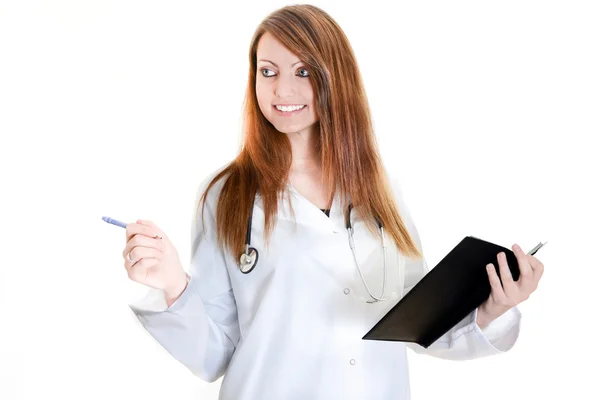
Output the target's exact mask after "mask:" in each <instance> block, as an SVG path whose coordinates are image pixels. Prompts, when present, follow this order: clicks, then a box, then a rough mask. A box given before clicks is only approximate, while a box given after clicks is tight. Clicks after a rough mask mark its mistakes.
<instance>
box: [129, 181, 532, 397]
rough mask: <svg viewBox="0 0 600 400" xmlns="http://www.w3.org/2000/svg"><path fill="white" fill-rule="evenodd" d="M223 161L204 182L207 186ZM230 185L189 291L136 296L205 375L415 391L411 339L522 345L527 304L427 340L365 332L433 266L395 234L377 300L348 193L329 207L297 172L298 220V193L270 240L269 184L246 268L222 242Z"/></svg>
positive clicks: (368, 246)
mask: <svg viewBox="0 0 600 400" xmlns="http://www.w3.org/2000/svg"><path fill="white" fill-rule="evenodd" d="M216 172H218V171H216ZM216 172H215V173H213V174H211V175H210V176H209V177H207V178H206V179H205V180H204V182H203V183H202V184H201V185H200V186H199V189H198V196H199V194H200V193H201V192H202V191H203V190H204V188H205V187H206V185H207V183H208V182H209V180H210V179H212V177H213V176H215V174H216ZM221 187H222V180H221V181H219V182H218V183H217V185H216V186H214V187H213V188H212V189H211V191H210V192H209V196H208V202H207V205H206V210H205V223H206V231H205V232H204V233H206V237H204V235H203V232H202V225H201V223H200V218H201V215H200V216H199V217H198V219H197V220H196V219H195V218H194V219H193V223H192V256H191V267H190V270H189V276H191V280H190V281H189V284H188V287H187V288H186V289H185V291H184V292H183V293H182V295H181V297H180V298H179V299H177V301H176V302H175V303H173V304H172V305H171V307H169V308H167V306H166V302H165V299H164V296H163V294H162V292H161V291H157V290H155V289H149V293H148V295H147V296H146V297H144V298H143V299H141V300H140V301H138V302H134V303H132V304H130V307H131V309H132V310H133V312H134V313H135V315H136V316H137V317H138V319H139V321H140V322H141V324H142V325H143V327H144V328H145V329H146V330H147V331H148V332H149V333H150V334H151V335H152V336H153V337H154V338H155V339H156V340H157V341H158V342H159V343H160V344H161V345H162V346H163V347H164V348H165V349H166V350H167V351H168V352H169V353H170V354H171V355H172V356H173V357H174V358H175V359H177V360H179V361H180V362H181V363H183V365H185V366H186V367H187V368H188V369H189V370H190V371H191V372H193V373H194V374H195V375H196V376H198V377H200V378H201V379H203V380H205V381H208V382H213V381H215V380H216V379H218V378H219V377H221V376H223V375H224V378H223V381H222V385H221V389H220V395H219V399H227V400H246V399H252V400H257V399H261V400H262V399H278V400H283V399H286V400H291V399H298V400H300V399H301V400H306V399H311V400H318V399H323V400H331V399H338V398H339V399H342V398H343V399H392V398H394V399H402V400H408V399H410V389H409V375H408V366H407V355H406V347H410V348H412V349H413V350H414V351H416V352H418V353H425V354H429V355H432V356H435V357H440V358H445V359H452V360H467V359H473V358H478V357H484V356H489V355H493V354H497V353H501V352H505V351H507V350H509V349H510V348H511V347H512V346H513V345H514V343H515V341H516V339H517V336H518V334H519V328H520V320H521V313H520V312H519V310H518V309H517V308H516V307H515V308H513V309H511V310H509V311H508V312H507V313H505V314H504V315H503V316H501V317H500V318H498V319H496V320H495V321H493V322H492V324H491V325H489V326H488V327H487V328H486V329H484V330H483V331H482V330H481V329H480V328H479V327H478V326H477V324H476V323H475V319H476V316H477V315H476V313H477V311H476V310H475V311H473V312H472V313H471V314H470V315H468V316H467V317H466V318H465V319H464V320H463V321H461V322H460V323H459V324H457V325H456V326H455V327H454V328H453V329H451V330H450V331H449V332H448V333H447V334H445V335H444V336H443V337H441V338H440V339H439V340H437V341H436V342H435V343H433V344H432V345H431V346H430V347H429V348H427V349H425V348H423V347H421V346H419V345H416V344H411V343H402V342H387V341H370V340H362V337H363V335H364V334H365V333H366V332H367V331H368V330H369V329H370V328H371V327H372V326H373V325H374V324H375V323H376V322H377V321H379V319H380V318H381V317H382V316H383V315H384V314H385V313H386V312H387V311H388V310H389V309H390V308H392V307H393V306H394V304H396V303H397V302H398V301H399V299H400V298H401V297H402V296H403V295H404V294H406V292H407V291H408V290H410V289H411V288H412V287H413V286H414V285H415V284H416V283H417V282H418V281H419V280H420V279H421V278H422V277H423V276H424V275H425V274H426V272H427V271H428V269H427V264H426V262H423V261H422V260H421V261H412V260H410V259H408V258H405V257H404V256H403V255H402V254H401V253H400V252H399V251H398V249H397V247H396V246H394V244H393V243H391V241H390V240H388V241H387V242H388V249H387V251H388V253H387V276H388V280H387V284H386V294H388V295H390V294H391V296H392V299H391V300H388V301H385V302H379V303H374V304H367V303H366V302H365V300H367V299H368V298H369V297H368V295H367V292H366V289H365V288H364V286H363V283H362V281H361V279H360V276H359V274H358V272H357V270H356V266H355V264H354V260H353V257H352V253H351V250H350V247H349V244H348V236H347V231H346V230H345V225H344V211H345V210H341V209H340V208H339V205H338V204H337V201H338V198H337V197H336V199H335V201H334V202H333V205H332V207H331V211H330V216H329V217H327V216H326V215H325V214H324V213H323V211H321V210H320V209H319V208H318V207H317V206H315V205H314V204H312V203H311V202H309V201H308V200H307V199H306V198H304V197H303V196H302V195H301V194H300V193H299V192H297V191H296V190H295V189H294V188H293V187H292V186H291V185H290V184H288V188H289V189H290V191H291V193H292V206H293V208H294V211H295V215H296V221H297V225H296V224H295V223H294V221H293V219H292V216H291V214H290V211H289V209H288V206H287V201H281V202H280V210H279V215H278V222H277V224H276V227H275V230H274V232H273V236H272V241H271V247H270V251H268V252H267V251H266V250H265V248H264V241H263V237H262V234H263V228H264V214H263V204H262V201H261V197H260V195H257V196H256V200H255V205H254V211H253V220H252V239H251V240H252V246H254V247H256V248H257V249H258V250H259V252H260V255H259V260H258V264H257V266H256V268H255V269H254V270H253V271H252V272H251V273H250V274H247V275H244V274H242V273H241V272H240V271H239V269H238V264H237V262H238V260H239V256H237V257H231V256H230V255H228V254H226V253H223V252H222V251H220V250H219V249H218V247H217V245H216V230H215V210H216V201H217V195H218V192H219V191H220V189H221ZM392 187H393V189H394V193H395V196H396V201H397V204H398V206H399V210H400V213H401V215H402V217H403V219H404V221H405V223H406V224H407V227H408V229H409V231H410V233H411V235H412V236H413V238H414V240H415V241H416V243H417V245H418V247H419V249H422V247H421V243H420V240H419V235H418V232H417V230H416V227H415V225H414V223H413V221H412V219H411V217H410V214H409V210H408V208H407V207H406V204H405V203H404V201H403V198H402V193H401V191H400V185H399V184H398V181H397V180H395V179H393V178H392ZM198 196H197V199H198ZM194 212H195V208H194ZM356 215H357V213H352V216H353V225H354V230H355V243H356V249H355V251H356V256H357V260H358V262H359V265H360V267H361V270H362V273H363V276H364V277H365V279H366V280H367V284H368V285H369V287H370V289H371V292H372V293H373V294H375V295H376V296H379V295H380V293H381V288H382V276H383V275H382V274H383V272H382V266H383V256H382V253H381V245H380V242H379V238H375V237H372V236H370V234H369V233H368V232H367V231H366V227H365V226H364V223H363V222H359V221H357V220H356ZM384 228H385V227H384ZM456 395H458V393H457V394H456Z"/></svg>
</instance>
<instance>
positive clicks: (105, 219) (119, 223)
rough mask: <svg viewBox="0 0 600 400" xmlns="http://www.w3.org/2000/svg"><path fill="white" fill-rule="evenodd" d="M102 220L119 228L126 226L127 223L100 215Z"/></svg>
mask: <svg viewBox="0 0 600 400" xmlns="http://www.w3.org/2000/svg"><path fill="white" fill-rule="evenodd" d="M102 221H106V222H108V223H109V224H113V225H116V226H120V227H121V228H127V224H126V223H125V222H121V221H117V220H116V219H112V218H109V217H102Z"/></svg>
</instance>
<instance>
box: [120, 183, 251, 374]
mask: <svg viewBox="0 0 600 400" xmlns="http://www.w3.org/2000/svg"><path fill="white" fill-rule="evenodd" d="M205 183H207V181H205ZM217 186H218V185H215V187H214V189H216V188H217ZM204 187H205V185H200V189H199V190H198V196H197V197H196V203H194V218H193V219H192V220H193V221H194V222H193V223H192V255H191V267H190V272H191V273H190V274H188V284H187V286H186V287H185V289H184V290H183V292H182V293H181V294H180V295H179V297H178V298H177V299H175V300H174V301H173V299H166V295H165V293H164V292H163V291H161V290H157V289H153V288H150V289H149V292H148V294H147V295H146V296H145V297H144V298H143V299H141V300H140V301H138V302H136V303H132V304H130V305H129V306H130V308H131V310H132V311H133V313H134V314H135V316H136V317H137V319H138V320H139V322H140V323H141V324H142V326H143V327H144V328H145V329H146V330H147V331H148V332H149V333H150V334H151V335H152V336H153V337H154V338H155V339H156V340H157V341H158V342H159V343H160V345H161V346H162V347H163V348H164V349H165V350H167V351H168V352H169V353H170V354H171V355H172V356H173V357H174V358H175V359H177V360H178V361H179V362H181V363H182V364H184V365H185V366H186V367H187V368H188V369H189V370H190V371H191V372H193V373H194V374H195V375H196V376H198V377H200V378H201V379H203V380H205V381H207V382H214V381H215V380H217V379H218V378H220V377H221V376H222V375H223V374H224V373H225V370H226V369H227V367H228V365H229V361H230V360H231V357H232V355H233V352H234V350H235V347H236V345H237V343H238V341H239V337H240V333H239V325H238V319H237V308H236V303H235V299H234V296H233V291H232V289H231V282H230V280H229V274H228V272H227V268H226V265H225V255H224V253H223V251H221V250H220V249H219V248H218V246H217V244H216V240H215V239H214V238H213V237H212V235H213V232H215V219H214V215H215V214H214V209H215V207H214V204H216V203H215V201H216V199H215V198H214V197H213V196H212V192H213V190H211V193H210V194H209V197H208V200H207V204H206V209H205V218H204V219H205V227H206V235H205V234H204V233H205V232H203V230H202V221H201V217H202V214H201V212H200V213H199V216H198V219H196V217H195V210H196V208H195V206H196V204H197V200H198V198H199V194H201V190H202V189H204ZM169 303H172V304H170V305H169Z"/></svg>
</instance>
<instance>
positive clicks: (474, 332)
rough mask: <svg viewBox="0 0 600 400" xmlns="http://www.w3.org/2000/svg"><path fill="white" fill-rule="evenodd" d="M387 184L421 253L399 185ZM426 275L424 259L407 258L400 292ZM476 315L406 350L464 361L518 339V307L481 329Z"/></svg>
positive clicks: (506, 346)
mask: <svg viewBox="0 0 600 400" xmlns="http://www.w3.org/2000/svg"><path fill="white" fill-rule="evenodd" d="M391 182H392V188H393V190H394V195H395V197H396V201H397V204H398V207H399V211H400V213H401V215H402V219H403V221H404V223H405V224H406V227H407V229H408V230H409V232H410V234H411V237H412V238H413V240H414V241H415V244H416V245H417V247H418V248H419V251H421V254H424V253H423V247H422V245H421V240H420V237H419V233H418V231H417V228H416V226H415V224H414V222H413V220H412V217H411V215H410V211H409V209H408V207H407V205H406V203H405V202H404V199H403V196H402V191H401V189H400V185H399V183H398V182H397V180H395V179H391ZM428 272H429V268H428V266H427V262H426V260H425V259H421V260H414V259H408V258H407V260H406V266H405V278H404V293H407V292H408V291H409V290H411V289H412V288H413V287H414V286H415V285H416V284H417V282H418V281H419V280H420V279H421V278H423V277H424V276H425V274H427V273H428ZM478 312H479V311H478V309H476V310H473V311H472V312H471V313H470V314H469V315H467V317H465V318H464V319H463V320H462V321H460V322H459V323H458V324H456V325H455V326H454V327H453V328H452V329H450V331H448V332H447V333H446V334H444V335H443V336H442V337H440V338H439V339H438V340H437V341H435V342H434V343H432V344H431V346H429V347H428V348H424V347H422V346H420V345H418V344H416V343H407V347H409V348H411V349H413V350H414V351H415V352H417V353H419V354H427V355H430V356H434V357H438V358H444V359H448V360H468V359H474V358H480V357H485V356H489V355H494V354H498V353H502V352H506V351H508V350H510V349H511V348H512V347H513V346H514V344H515V342H516V340H517V337H518V336H519V330H520V323H521V312H520V311H519V310H518V308H517V307H513V308H511V309H510V310H508V311H507V312H505V313H504V314H502V315H501V316H500V317H498V318H496V319H494V320H493V321H491V322H490V323H486V325H485V326H484V327H483V329H482V327H480V326H479V325H478V324H477V317H478Z"/></svg>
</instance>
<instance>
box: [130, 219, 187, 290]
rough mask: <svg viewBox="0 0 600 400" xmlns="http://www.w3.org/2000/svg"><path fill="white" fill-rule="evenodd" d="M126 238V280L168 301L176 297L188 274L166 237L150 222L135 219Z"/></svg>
mask: <svg viewBox="0 0 600 400" xmlns="http://www.w3.org/2000/svg"><path fill="white" fill-rule="evenodd" d="M125 236H126V245H125V249H124V250H123V258H124V259H125V269H126V270H127V275H128V276H129V279H131V280H133V281H135V282H138V283H141V284H143V285H146V286H150V287H153V288H156V289H161V290H163V291H164V292H165V296H166V297H167V299H169V298H170V299H174V298H177V297H179V295H180V294H181V293H182V292H183V291H184V290H185V288H186V286H187V282H188V281H187V275H186V273H185V271H184V270H183V267H182V266H181V262H180V261H179V256H178V254H177V250H175V247H174V246H173V244H172V243H171V241H170V240H169V238H168V237H167V235H166V234H165V233H164V232H163V231H162V230H161V229H160V228H159V227H158V226H156V225H155V224H154V223H153V222H152V221H147V220H137V221H136V223H130V224H127V226H126V228H125ZM128 254H129V257H130V258H131V260H133V261H129V259H128V258H127V255H128Z"/></svg>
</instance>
